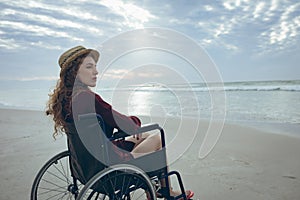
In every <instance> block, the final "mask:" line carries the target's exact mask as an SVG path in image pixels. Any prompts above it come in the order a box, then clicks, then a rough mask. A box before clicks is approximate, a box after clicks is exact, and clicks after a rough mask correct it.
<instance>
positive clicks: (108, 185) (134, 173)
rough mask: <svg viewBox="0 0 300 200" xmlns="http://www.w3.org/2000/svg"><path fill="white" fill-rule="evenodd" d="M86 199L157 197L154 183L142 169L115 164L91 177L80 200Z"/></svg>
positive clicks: (110, 199) (131, 199) (149, 199)
mask: <svg viewBox="0 0 300 200" xmlns="http://www.w3.org/2000/svg"><path fill="white" fill-rule="evenodd" d="M85 199H107V200H114V199H122V200H123V199H124V200H135V199H136V200H138V199H141V200H142V199H147V200H152V199H156V195H155V190H154V187H153V183H152V182H151V180H150V178H149V177H148V176H147V175H146V173H145V172H144V171H142V170H141V169H139V168H137V167H135V166H131V165H125V164H121V165H115V166H112V167H110V168H106V169H104V170H102V171H101V172H99V173H98V174H96V175H95V176H94V177H93V178H91V179H90V180H89V181H88V182H87V183H86V184H85V186H84V187H83V188H82V190H81V191H80V193H79V195H78V200H85Z"/></svg>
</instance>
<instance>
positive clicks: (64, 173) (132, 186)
mask: <svg viewBox="0 0 300 200" xmlns="http://www.w3.org/2000/svg"><path fill="white" fill-rule="evenodd" d="M91 117H92V118H93V117H94V118H95V117H96V118H97V120H98V123H99V124H100V126H101V128H102V129H105V128H103V127H104V123H103V120H102V118H101V116H99V115H95V114H87V115H84V116H81V118H82V119H87V118H91ZM156 129H157V130H159V131H160V134H161V140H162V148H165V136H164V130H163V128H161V127H160V126H159V125H158V124H151V125H147V126H142V127H141V128H139V129H138V130H137V131H136V132H134V133H132V135H133V134H141V133H144V132H148V131H151V130H156ZM127 136H129V135H128V134H126V133H124V132H117V133H115V134H114V135H113V137H112V138H110V140H116V139H124V138H125V137H127ZM164 153H165V151H164ZM70 159H71V152H70V151H69V150H67V151H63V152H61V153H59V154H57V155H55V156H54V157H52V158H51V159H50V160H48V161H47V162H46V163H45V164H44V166H43V167H42V168H41V169H40V170H39V172H38V173H37V175H36V177H35V179H34V182H33V184H32V188H31V200H42V199H47V200H51V199H75V200H83V199H124V200H125V199H126V200H127V199H128V200H131V199H149V200H150V199H156V198H166V199H184V200H186V199H187V198H186V195H185V190H184V186H183V182H182V179H181V176H180V174H179V172H177V171H170V172H168V167H167V166H165V167H164V168H163V169H160V170H157V172H151V173H148V174H147V173H146V172H145V171H144V170H142V169H141V168H139V167H137V166H135V165H132V164H127V163H120V164H116V165H113V166H108V167H105V169H103V170H101V171H99V172H98V173H96V174H95V175H94V176H93V177H92V178H91V179H89V180H88V181H87V182H86V183H85V184H84V185H83V184H82V183H81V182H80V181H79V180H78V178H77V177H75V176H74V174H73V173H72V170H71V166H70V165H71V162H70ZM173 175H175V176H176V178H177V181H178V184H179V186H180V190H181V195H179V196H177V197H172V196H170V190H169V188H170V183H169V177H170V176H173ZM161 179H164V180H165V181H164V182H165V186H164V187H162V185H161V184H160V180H161ZM122 181H123V182H122ZM99 188H101V189H99ZM158 192H159V193H160V194H161V196H157V195H156V194H157V193H158Z"/></svg>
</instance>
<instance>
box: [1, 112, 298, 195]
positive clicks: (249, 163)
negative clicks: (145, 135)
mask: <svg viewBox="0 0 300 200" xmlns="http://www.w3.org/2000/svg"><path fill="white" fill-rule="evenodd" d="M142 120H143V122H144V123H147V122H151V121H152V122H158V123H159V124H160V125H161V126H162V127H163V128H164V130H165V133H166V136H167V153H168V161H169V167H170V169H171V170H177V171H179V172H180V174H181V176H182V178H183V182H184V186H185V188H186V189H192V190H193V191H194V192H195V196H194V199H207V200H209V199H215V200H218V199H220V200H221V199H233V200H235V199H236V200H240V199H245V200H248V199H249V200H250V199H251V200H252V199H257V200H268V199H270V200H282V199H289V200H298V199H300V191H299V188H300V170H299V169H300V159H299V152H300V138H298V137H291V136H289V135H286V134H284V133H283V134H276V133H275V134H270V132H266V131H262V130H257V129H254V128H249V127H247V126H243V125H235V124H230V123H228V122H227V121H226V122H225V124H224V127H223V129H222V133H221V135H220V137H219V138H218V141H217V143H216V145H215V146H214V148H213V149H212V151H211V152H210V153H209V154H208V155H207V156H206V157H204V158H199V148H200V145H201V143H202V142H203V138H204V136H205V133H206V130H207V129H208V127H209V124H208V121H205V120H201V121H200V123H199V124H198V125H199V126H198V127H197V128H198V129H197V131H195V130H196V129H195V128H194V126H195V119H181V120H179V119H176V118H166V119H163V118H155V117H153V118H150V117H147V116H144V117H143V118H142ZM212 124H217V122H213V123H212ZM52 125H53V122H52V121H51V119H50V118H48V117H47V116H46V115H45V114H44V113H43V112H42V111H28V110H27V111H24V110H12V109H0V131H1V135H0V139H1V140H0V145H1V147H0V158H1V162H0V168H1V171H0V178H1V180H2V181H1V182H2V183H1V188H0V199H6V200H10V199H24V196H25V198H28V197H29V195H30V188H31V185H32V182H33V179H34V177H35V175H36V174H37V172H38V170H39V169H40V168H41V167H42V165H43V164H45V163H46V161H47V160H49V159H50V158H51V157H52V156H54V155H55V154H57V153H59V152H61V151H63V150H66V138H65V136H62V137H60V136H59V137H58V138H57V139H56V140H54V139H53V137H52V132H53V126H52ZM178 130H179V131H178ZM174 182H175V181H174ZM173 187H174V188H176V187H177V186H176V184H174V185H173ZM12 188H13V189H12Z"/></svg>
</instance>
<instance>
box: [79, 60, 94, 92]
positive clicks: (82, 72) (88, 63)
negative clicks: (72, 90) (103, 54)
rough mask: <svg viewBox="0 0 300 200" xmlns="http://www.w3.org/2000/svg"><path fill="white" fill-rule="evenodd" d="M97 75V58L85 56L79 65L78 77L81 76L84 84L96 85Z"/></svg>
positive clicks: (80, 78)
mask: <svg viewBox="0 0 300 200" xmlns="http://www.w3.org/2000/svg"><path fill="white" fill-rule="evenodd" d="M97 75H98V71H97V66H96V62H95V60H94V59H93V58H92V57H91V56H87V57H85V58H84V59H83V62H82V63H81V65H80V66H79V69H78V72H77V78H79V80H80V81H81V82H82V83H83V84H85V85H87V86H90V87H95V86H96V82H97Z"/></svg>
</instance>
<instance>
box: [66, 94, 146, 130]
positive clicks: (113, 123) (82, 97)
mask: <svg viewBox="0 0 300 200" xmlns="http://www.w3.org/2000/svg"><path fill="white" fill-rule="evenodd" d="M72 112H73V116H74V117H78V115H80V114H87V113H97V114H99V115H101V117H102V118H103V120H104V122H105V123H106V124H108V125H109V126H110V127H111V128H117V129H119V130H122V131H124V132H128V133H130V132H133V131H135V130H136V129H137V128H138V127H139V126H140V124H141V122H140V120H139V119H138V118H137V117H134V116H126V115H123V114H121V113H119V112H118V111H116V110H114V109H113V108H112V106H111V105H110V104H108V103H107V102H105V101H104V100H103V99H102V98H101V97H100V96H99V95H97V94H95V93H93V92H91V91H83V92H80V93H79V94H77V95H76V96H75V97H74V98H73V101H72Z"/></svg>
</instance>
